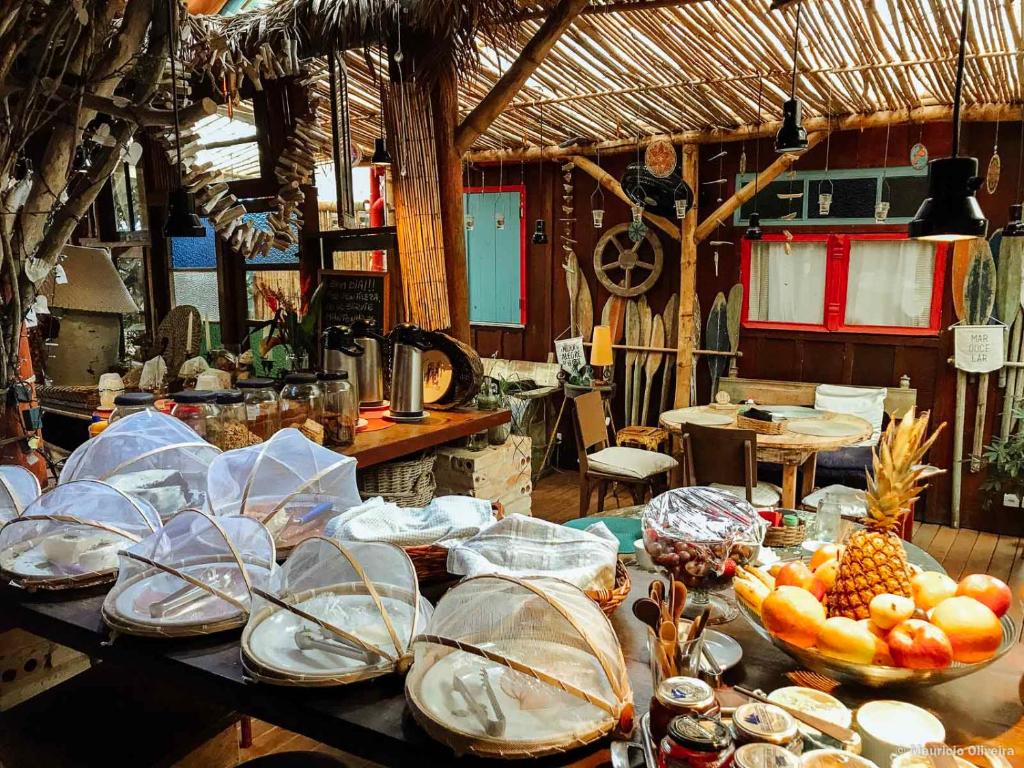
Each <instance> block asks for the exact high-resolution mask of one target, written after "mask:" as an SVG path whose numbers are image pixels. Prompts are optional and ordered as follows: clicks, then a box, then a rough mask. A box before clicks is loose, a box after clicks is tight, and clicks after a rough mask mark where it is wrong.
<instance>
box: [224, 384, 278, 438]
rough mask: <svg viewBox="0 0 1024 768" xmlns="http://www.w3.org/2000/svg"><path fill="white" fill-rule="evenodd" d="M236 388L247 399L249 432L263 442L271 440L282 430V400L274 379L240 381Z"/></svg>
mask: <svg viewBox="0 0 1024 768" xmlns="http://www.w3.org/2000/svg"><path fill="white" fill-rule="evenodd" d="M235 386H236V387H238V389H239V390H241V392H242V395H243V396H244V398H245V418H246V420H247V421H248V422H249V431H250V432H252V433H253V434H254V435H256V436H257V437H259V438H260V439H261V440H269V439H270V438H271V437H273V436H274V433H275V432H277V431H278V430H279V429H281V399H280V397H278V394H277V390H276V389H275V388H274V381H273V379H240V380H239V381H238V383H237V384H235Z"/></svg>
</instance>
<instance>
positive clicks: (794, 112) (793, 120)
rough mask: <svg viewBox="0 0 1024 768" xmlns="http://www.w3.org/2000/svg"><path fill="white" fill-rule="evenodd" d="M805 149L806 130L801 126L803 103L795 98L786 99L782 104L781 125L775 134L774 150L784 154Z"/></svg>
mask: <svg viewBox="0 0 1024 768" xmlns="http://www.w3.org/2000/svg"><path fill="white" fill-rule="evenodd" d="M805 149H807V130H806V129H805V128H804V126H803V105H802V104H801V103H800V102H799V101H798V100H797V99H787V100H786V102H785V103H784V104H783V105H782V127H781V128H780V129H779V132H778V133H777V134H776V136H775V151H776V152H778V153H779V154H784V153H795V152H803V151H804V150H805Z"/></svg>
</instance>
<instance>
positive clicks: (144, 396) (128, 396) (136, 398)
mask: <svg viewBox="0 0 1024 768" xmlns="http://www.w3.org/2000/svg"><path fill="white" fill-rule="evenodd" d="M155 404H156V396H155V395H153V394H151V393H149V392H122V393H121V394H120V395H118V396H117V397H115V398H114V410H113V411H111V413H110V417H109V418H108V419H107V422H108V423H110V424H113V423H114V422H115V421H117V420H118V419H123V418H124V417H125V416H131V415H132V414H133V413H139V412H140V411H144V410H146V409H147V408H155V407H156V405H155Z"/></svg>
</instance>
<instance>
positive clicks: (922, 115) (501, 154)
mask: <svg viewBox="0 0 1024 768" xmlns="http://www.w3.org/2000/svg"><path fill="white" fill-rule="evenodd" d="M952 119H953V108H952V107H947V106H932V107H917V108H915V109H895V110H890V111H887V112H872V113H870V114H855V115H844V116H839V117H836V116H833V117H832V119H831V120H829V119H828V118H826V117H824V116H821V117H811V118H806V119H805V120H804V128H806V129H807V131H808V132H809V133H810V132H815V131H824V130H832V131H860V130H864V129H866V128H885V127H886V126H887V125H893V126H895V125H909V124H911V123H913V124H921V123H942V122H949V121H951V120H952ZM962 119H963V120H964V121H966V122H984V123H994V122H1006V123H1009V122H1020V121H1021V120H1022V119H1024V104H974V105H970V106H964V108H963V113H962ZM780 127H782V123H781V122H780V121H772V122H768V123H760V124H759V125H743V126H739V127H736V128H728V129H709V130H694V131H678V132H676V133H670V134H667V137H668V139H669V140H670V141H672V142H673V143H675V144H718V143H719V142H724V141H747V140H748V139H757V138H765V137H768V136H774V135H775V134H776V133H778V132H779V128H780ZM664 137H665V136H664V135H659V136H654V135H651V136H646V137H644V138H643V139H641V140H640V148H641V149H643V148H645V147H646V146H647V145H648V144H649V143H650V142H651V140H652V139H654V138H659V139H660V138H664ZM636 150H637V141H636V139H635V138H628V139H610V140H608V141H596V142H593V143H591V144H582V145H581V144H576V145H573V146H570V147H559V146H551V147H522V148H519V149H504V150H500V149H484V150H478V151H476V152H470V153H468V154H467V156H466V159H467V160H469V161H470V162H474V163H496V162H498V161H503V162H506V163H507V162H511V161H525V162H530V161H533V160H562V159H564V158H566V157H570V156H572V155H594V154H597V153H598V152H600V154H602V155H615V154H622V153H625V152H636Z"/></svg>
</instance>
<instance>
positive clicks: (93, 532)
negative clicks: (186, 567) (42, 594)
mask: <svg viewBox="0 0 1024 768" xmlns="http://www.w3.org/2000/svg"><path fill="white" fill-rule="evenodd" d="M159 526H160V517H159V515H157V512H156V510H155V509H153V507H152V506H151V505H150V504H149V503H147V502H146V501H143V500H142V499H137V498H135V497H133V496H130V495H128V494H126V493H124V492H123V491H120V490H118V489H117V488H114V487H113V486H111V485H108V484H106V483H103V482H100V481H99V480H76V481H73V482H70V483H65V484H64V485H58V486H57V487H56V488H54V489H53V490H52V491H50V492H49V493H47V494H45V495H43V496H40V497H39V498H38V499H36V501H34V502H33V503H31V504H29V505H28V506H27V507H26V508H25V510H24V512H23V513H22V514H21V515H19V516H18V517H15V518H14V519H12V520H10V521H9V522H8V523H7V524H6V525H4V527H3V528H2V529H0V573H2V575H3V576H4V578H5V579H8V580H10V581H12V582H13V583H15V584H18V585H19V586H22V587H25V588H27V589H70V588H72V587H83V586H92V585H95V584H102V583H104V582H108V581H113V580H114V578H115V576H116V575H117V567H118V557H117V553H118V550H119V549H121V548H122V547H124V546H126V545H128V544H132V543H134V542H137V541H139V540H141V539H142V538H143V537H144V536H148V535H149V534H150V533H152V532H153V531H155V530H156V529H157V528H158V527H159Z"/></svg>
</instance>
